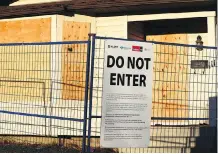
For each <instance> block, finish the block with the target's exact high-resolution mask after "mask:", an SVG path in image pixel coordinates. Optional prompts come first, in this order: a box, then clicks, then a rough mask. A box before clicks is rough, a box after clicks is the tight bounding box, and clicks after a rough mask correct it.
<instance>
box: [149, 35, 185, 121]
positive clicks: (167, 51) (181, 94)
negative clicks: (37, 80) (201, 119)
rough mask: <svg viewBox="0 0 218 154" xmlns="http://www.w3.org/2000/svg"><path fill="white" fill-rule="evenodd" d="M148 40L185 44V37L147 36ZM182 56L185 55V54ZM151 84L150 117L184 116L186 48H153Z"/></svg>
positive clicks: (166, 46) (164, 46)
mask: <svg viewBox="0 0 218 154" xmlns="http://www.w3.org/2000/svg"><path fill="white" fill-rule="evenodd" d="M146 40H148V41H158V42H170V43H181V44H187V35H186V34H171V35H153V36H147V37H146ZM185 53H186V54H185ZM154 61H155V63H154V74H153V75H154V80H155V81H154V83H153V115H152V116H154V117H187V116H188V110H187V109H188V93H187V91H188V84H187V79H188V69H187V64H188V57H187V48H185V47H179V46H172V45H155V55H154Z"/></svg>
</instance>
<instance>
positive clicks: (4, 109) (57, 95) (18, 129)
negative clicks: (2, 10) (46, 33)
mask: <svg viewBox="0 0 218 154" xmlns="http://www.w3.org/2000/svg"><path fill="white" fill-rule="evenodd" d="M89 51H90V41H89V40H88V41H70V42H48V43H16V44H0V72H1V73H0V123H1V124H0V134H1V136H0V142H1V143H0V144H1V147H0V152H8V151H7V150H9V152H10V151H12V152H34V150H35V151H36V152H39V151H41V152H58V151H60V152H73V151H72V150H75V151H85V142H86V126H87V120H86V118H87V102H88V83H89V67H90V52H89ZM72 137H74V138H72ZM69 139H70V140H69ZM58 144H59V146H62V145H64V144H65V145H66V144H68V145H70V148H64V147H62V148H59V147H58V148H57V146H56V145H58ZM68 147H69V146H68ZM37 149H38V150H37Z"/></svg>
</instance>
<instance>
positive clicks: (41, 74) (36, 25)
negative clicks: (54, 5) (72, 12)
mask: <svg viewBox="0 0 218 154" xmlns="http://www.w3.org/2000/svg"><path fill="white" fill-rule="evenodd" d="M0 36H1V37H0V43H17V42H50V41H51V19H50V18H44V19H42V18H38V19H25V20H16V21H0ZM0 55H1V56H0V71H1V73H0V78H1V80H5V81H1V83H0V101H1V102H7V101H16V102H23V101H30V102H31V103H32V102H44V101H46V102H49V100H50V88H49V87H50V80H49V79H50V77H51V72H50V71H49V70H50V68H51V60H50V59H51V55H50V46H1V47H0ZM39 70H40V71H39ZM15 81H16V82H15ZM24 81H31V82H28V83H27V82H24Z"/></svg>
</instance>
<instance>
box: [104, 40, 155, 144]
mask: <svg viewBox="0 0 218 154" xmlns="http://www.w3.org/2000/svg"><path fill="white" fill-rule="evenodd" d="M104 58H105V60H104V79H103V97H102V122H101V139H100V144H101V147H102V148H128V147H132V148H144V147H147V146H148V145H149V141H150V121H151V110H152V74H153V48H152V44H151V43H145V42H133V41H121V40H106V41H105V56H104Z"/></svg>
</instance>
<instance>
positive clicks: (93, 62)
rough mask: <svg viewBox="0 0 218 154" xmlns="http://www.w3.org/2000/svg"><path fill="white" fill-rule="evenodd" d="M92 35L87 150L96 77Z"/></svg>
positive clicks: (88, 149)
mask: <svg viewBox="0 0 218 154" xmlns="http://www.w3.org/2000/svg"><path fill="white" fill-rule="evenodd" d="M89 36H90V37H91V36H92V56H91V76H90V91H89V122H88V145H87V151H88V152H90V142H91V129H92V94H93V77H94V65H95V37H96V34H89Z"/></svg>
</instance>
